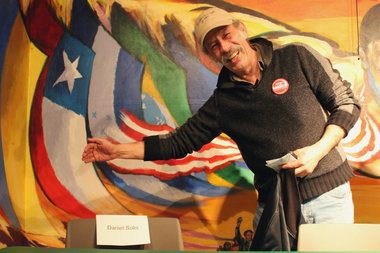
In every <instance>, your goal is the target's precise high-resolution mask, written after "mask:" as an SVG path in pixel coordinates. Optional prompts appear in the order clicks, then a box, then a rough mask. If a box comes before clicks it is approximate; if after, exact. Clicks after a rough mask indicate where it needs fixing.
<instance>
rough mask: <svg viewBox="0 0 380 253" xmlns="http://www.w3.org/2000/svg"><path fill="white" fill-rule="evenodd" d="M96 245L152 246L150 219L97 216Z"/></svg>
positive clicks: (142, 217)
mask: <svg viewBox="0 0 380 253" xmlns="http://www.w3.org/2000/svg"><path fill="white" fill-rule="evenodd" d="M96 243H97V245H100V246H101V245H104V246H105V245H107V246H129V245H142V244H150V236H149V225H148V217H147V216H143V215H96Z"/></svg>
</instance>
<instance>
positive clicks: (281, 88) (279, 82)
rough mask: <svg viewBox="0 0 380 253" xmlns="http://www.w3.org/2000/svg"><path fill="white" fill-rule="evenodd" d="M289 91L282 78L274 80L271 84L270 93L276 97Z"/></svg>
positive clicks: (286, 82) (286, 83)
mask: <svg viewBox="0 0 380 253" xmlns="http://www.w3.org/2000/svg"><path fill="white" fill-rule="evenodd" d="M288 90H289V83H288V81H286V80H285V79H284V78H279V79H276V80H275V81H274V82H273V84H272V91H273V92H274V93H275V94H277V95H282V94H284V93H286V92H287V91H288Z"/></svg>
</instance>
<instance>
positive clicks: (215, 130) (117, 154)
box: [83, 8, 360, 249]
mask: <svg viewBox="0 0 380 253" xmlns="http://www.w3.org/2000/svg"><path fill="white" fill-rule="evenodd" d="M195 36H196V40H197V43H199V45H200V46H201V47H202V49H203V50H204V51H205V52H206V53H207V54H208V55H209V56H210V57H211V58H213V59H214V60H216V61H217V62H220V63H221V64H222V65H223V68H222V70H221V71H220V74H219V78H218V83H217V88H216V89H215V91H214V94H213V95H212V96H211V97H210V98H209V100H208V101H207V102H206V103H205V104H204V105H203V106H202V107H201V108H200V109H199V111H198V112H197V113H195V114H194V115H193V116H192V117H191V118H189V119H188V120H187V122H186V123H184V124H183V125H182V126H180V127H179V128H177V129H176V130H175V131H173V132H170V133H169V134H166V135H161V136H149V137H146V138H144V140H143V141H141V142H136V143H130V144H117V145H115V144H111V143H110V142H108V141H106V140H104V139H99V138H91V139H89V144H88V146H87V147H86V148H85V151H84V153H83V160H84V161H85V162H93V161H107V160H110V159H114V158H125V159H128V158H135V159H136V158H137V159H145V160H165V159H171V158H181V157H184V156H186V155H187V154H188V153H191V152H193V151H194V150H199V149H201V148H202V146H203V145H205V144H206V143H208V142H210V141H211V140H212V139H214V138H215V137H216V136H218V135H219V134H221V133H222V132H223V133H226V134H227V135H229V136H230V137H231V138H232V139H233V140H234V141H235V142H236V144H237V145H238V147H239V150H240V152H241V154H242V156H243V158H244V160H245V162H246V164H247V166H248V167H249V168H250V169H251V170H252V171H253V172H254V173H255V187H256V189H257V190H258V192H259V199H258V201H259V207H258V209H257V210H256V215H255V221H254V226H256V225H257V224H258V221H259V220H260V216H261V213H262V212H263V210H264V207H265V206H266V205H267V203H268V202H270V201H271V199H270V197H269V196H271V191H272V189H273V187H274V184H273V182H274V181H273V178H274V177H275V175H277V173H278V171H275V170H273V169H271V168H269V167H268V166H267V164H266V161H268V160H272V159H274V158H279V157H282V156H284V155H286V154H288V155H289V154H291V155H292V156H293V157H295V158H294V160H293V161H289V162H286V163H285V164H282V165H281V166H280V170H281V171H292V172H293V175H295V176H296V177H297V179H296V182H297V185H296V188H297V190H299V196H300V202H302V213H303V216H304V217H305V219H306V221H307V222H310V223H313V222H340V223H342V222H347V223H349V222H353V217H354V216H353V203H352V197H351V190H350V186H349V183H348V182H349V179H350V178H351V177H352V176H353V174H352V170H351V168H350V166H349V165H348V162H347V160H346V158H345V155H344V154H343V151H342V149H341V148H340V146H339V142H340V140H341V139H342V138H343V137H344V136H345V135H346V134H347V133H348V131H349V130H350V129H351V128H352V127H353V125H354V124H355V122H356V120H357V118H358V116H359V113H360V106H359V105H358V103H357V101H356V99H355V98H354V95H353V93H352V91H351V89H350V84H349V83H347V82H345V81H342V79H341V78H340V76H339V74H338V72H337V71H336V70H333V69H332V67H331V64H330V62H329V61H328V60H327V59H325V58H323V57H321V56H320V55H319V54H318V53H317V52H315V51H313V50H311V49H309V48H306V47H304V46H301V45H289V46H285V47H283V48H279V49H277V50H273V47H272V43H271V42H269V41H268V40H265V39H263V38H253V39H249V38H248V34H247V28H246V27H245V25H244V24H243V23H242V22H240V21H239V20H236V19H235V18H234V17H233V16H232V15H231V14H230V13H228V12H226V11H224V10H222V9H218V8H210V9H207V10H205V11H204V12H203V13H202V14H201V15H200V16H199V17H198V19H197V20H196V22H195ZM285 187H286V186H285ZM285 204H286V203H285ZM256 233H257V232H256ZM256 233H255V234H256ZM255 236H256V235H255ZM273 249H276V248H273Z"/></svg>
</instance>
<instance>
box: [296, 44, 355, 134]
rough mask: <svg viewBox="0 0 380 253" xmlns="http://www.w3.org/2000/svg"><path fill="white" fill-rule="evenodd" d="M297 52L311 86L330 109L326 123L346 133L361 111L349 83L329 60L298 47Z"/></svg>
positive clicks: (308, 49) (312, 51) (325, 107)
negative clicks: (340, 128)
mask: <svg viewBox="0 0 380 253" xmlns="http://www.w3.org/2000/svg"><path fill="white" fill-rule="evenodd" d="M297 51H298V54H299V57H300V60H301V64H302V67H303V70H304V72H305V75H306V77H307V78H308V80H309V83H310V85H311V89H312V90H313V91H314V94H315V95H316V97H317V98H318V100H319V102H320V103H321V105H322V107H323V108H324V109H325V110H326V111H328V112H329V118H328V121H327V125H329V124H335V125H338V126H341V127H342V128H343V129H345V132H346V135H347V133H348V131H349V130H350V129H351V128H352V127H353V126H354V125H355V123H356V121H357V120H358V118H359V115H360V110H361V108H360V105H359V102H358V100H357V99H356V98H355V96H354V94H353V92H352V90H351V88H350V86H351V84H350V83H349V82H347V81H345V80H343V79H342V77H341V76H340V73H339V72H338V71H337V70H336V69H334V68H333V67H332V64H331V62H330V61H329V60H328V59H327V58H325V57H323V56H322V55H321V54H319V53H318V52H316V51H315V50H313V49H311V48H306V47H302V46H300V47H298V48H297Z"/></svg>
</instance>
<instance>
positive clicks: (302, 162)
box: [281, 124, 346, 177]
mask: <svg viewBox="0 0 380 253" xmlns="http://www.w3.org/2000/svg"><path fill="white" fill-rule="evenodd" d="M345 134H346V132H345V130H344V129H343V128H342V127H340V126H338V125H333V124H331V125H328V126H327V127H326V130H325V132H324V133H323V136H322V138H321V139H320V140H319V141H317V142H316V143H315V144H313V145H311V146H307V147H304V148H300V149H297V150H295V151H293V154H294V155H295V156H296V160H295V161H291V162H288V163H286V164H284V165H283V166H281V168H282V169H295V171H294V172H295V175H296V176H297V177H305V176H307V175H309V174H310V173H312V172H313V171H314V169H315V168H316V167H317V165H318V163H319V161H320V160H321V159H322V158H323V157H325V156H326V155H327V154H328V153H329V152H330V151H331V149H333V148H334V147H335V146H336V145H338V144H339V142H340V141H341V140H342V139H343V137H344V136H345Z"/></svg>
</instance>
